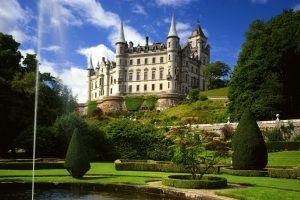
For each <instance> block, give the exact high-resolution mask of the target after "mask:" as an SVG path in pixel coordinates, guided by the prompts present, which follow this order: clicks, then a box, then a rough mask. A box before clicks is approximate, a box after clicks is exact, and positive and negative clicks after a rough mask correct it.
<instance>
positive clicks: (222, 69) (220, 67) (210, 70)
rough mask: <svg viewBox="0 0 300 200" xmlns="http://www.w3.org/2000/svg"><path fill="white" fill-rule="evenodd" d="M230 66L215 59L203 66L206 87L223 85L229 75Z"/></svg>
mask: <svg viewBox="0 0 300 200" xmlns="http://www.w3.org/2000/svg"><path fill="white" fill-rule="evenodd" d="M229 73H230V67H229V66H228V65H227V64H225V63H223V62H221V61H216V62H213V63H210V64H208V65H207V66H205V67H204V75H205V80H206V81H207V82H208V89H216V88H222V87H225V86H226V84H227V82H228V80H226V77H228V76H229Z"/></svg>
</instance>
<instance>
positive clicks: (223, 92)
mask: <svg viewBox="0 0 300 200" xmlns="http://www.w3.org/2000/svg"><path fill="white" fill-rule="evenodd" d="M201 95H205V96H207V97H227V96H228V87H224V88H218V89H214V90H208V91H205V92H201Z"/></svg>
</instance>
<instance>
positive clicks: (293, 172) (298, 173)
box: [268, 168, 300, 179]
mask: <svg viewBox="0 0 300 200" xmlns="http://www.w3.org/2000/svg"><path fill="white" fill-rule="evenodd" d="M268 174H269V176H270V177H272V178H292V179H296V178H300V168H294V169H273V168H271V169H268Z"/></svg>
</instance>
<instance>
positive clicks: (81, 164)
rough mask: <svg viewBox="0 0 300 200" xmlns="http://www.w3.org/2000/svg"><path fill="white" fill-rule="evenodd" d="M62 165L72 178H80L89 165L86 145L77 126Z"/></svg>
mask: <svg viewBox="0 0 300 200" xmlns="http://www.w3.org/2000/svg"><path fill="white" fill-rule="evenodd" d="M64 166H65V168H66V169H67V170H68V172H69V173H70V174H71V176H72V177H74V178H82V177H83V175H84V174H85V173H86V172H87V171H88V170H89V169H90V167H91V166H90V161H89V156H88V154H87V151H86V146H85V145H84V144H83V143H82V138H81V134H80V133H79V132H78V129H77V128H76V129H75V130H74V132H73V135H72V138H71V141H70V144H69V147H68V151H67V154H66V159H65V165H64Z"/></svg>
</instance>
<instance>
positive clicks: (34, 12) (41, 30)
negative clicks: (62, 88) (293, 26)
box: [0, 0, 300, 103]
mask: <svg viewBox="0 0 300 200" xmlns="http://www.w3.org/2000/svg"><path fill="white" fill-rule="evenodd" d="M0 5H1V6H0V32H3V33H5V34H10V35H13V37H14V38H15V40H16V41H18V42H19V43H21V45H20V48H19V50H20V51H21V53H22V54H23V55H26V53H35V54H37V55H38V58H39V62H40V71H41V72H50V73H51V74H52V75H53V76H55V77H57V78H59V79H60V80H61V81H62V82H63V83H64V84H65V85H67V86H68V87H69V88H70V89H71V90H72V92H73V95H77V98H78V102H79V103H83V102H86V100H87V81H88V79H87V70H86V69H87V67H88V63H89V60H90V57H92V61H93V64H94V65H96V64H97V62H98V60H101V58H102V57H105V58H107V59H109V60H115V58H114V56H115V42H116V39H117V37H118V31H119V26H120V22H121V20H122V21H123V23H124V34H125V39H126V41H128V42H129V41H132V42H133V43H134V45H135V46H136V45H138V44H140V45H144V44H145V37H146V36H149V40H150V44H151V43H152V42H166V39H167V35H168V32H169V29H170V21H171V17H172V14H174V16H175V21H176V28H177V32H178V35H179V37H180V43H181V44H182V45H183V44H184V43H185V42H186V40H187V38H188V37H189V36H190V34H191V32H192V31H193V30H194V28H195V27H196V25H197V23H200V26H201V27H202V29H203V32H204V33H205V35H206V36H207V37H208V43H209V44H210V46H211V60H210V61H211V62H214V61H222V62H225V63H226V64H228V65H229V66H230V67H231V69H233V68H234V66H235V64H236V61H237V58H238V55H239V52H240V50H241V45H242V44H243V42H244V41H245V37H244V33H245V32H246V31H247V30H248V28H249V24H250V23H251V22H253V21H254V20H256V19H262V20H265V21H268V20H269V19H270V18H272V17H274V16H276V15H278V14H280V13H282V11H283V10H285V9H293V10H300V0H0Z"/></svg>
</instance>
